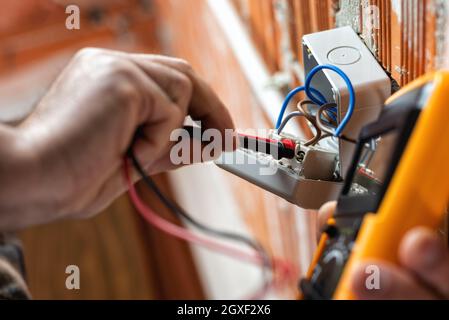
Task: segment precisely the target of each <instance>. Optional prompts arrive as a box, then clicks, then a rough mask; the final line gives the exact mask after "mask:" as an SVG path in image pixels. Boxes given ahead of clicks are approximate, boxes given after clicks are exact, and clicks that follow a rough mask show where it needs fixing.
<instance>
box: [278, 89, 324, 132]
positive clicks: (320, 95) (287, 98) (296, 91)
mask: <svg viewBox="0 0 449 320" xmlns="http://www.w3.org/2000/svg"><path fill="white" fill-rule="evenodd" d="M305 90H306V87H305V86H301V87H298V88H296V89H293V90H292V91H291V92H290V93H289V94H288V95H287V97H286V98H285V101H284V104H283V105H282V109H281V113H280V114H279V117H278V121H277V123H276V129H279V127H280V126H281V124H282V119H284V114H285V111H287V108H288V105H289V104H290V101H291V100H292V99H293V97H294V96H296V95H297V94H298V93H300V92H302V91H305ZM309 91H310V92H313V93H314V94H316V95H318V96H319V97H320V98H322V99H323V101H326V98H325V97H324V96H323V95H322V94H321V92H319V91H318V90H316V89H314V88H311V87H310V88H309ZM324 103H326V102H324ZM324 103H321V104H324ZM321 104H320V105H321Z"/></svg>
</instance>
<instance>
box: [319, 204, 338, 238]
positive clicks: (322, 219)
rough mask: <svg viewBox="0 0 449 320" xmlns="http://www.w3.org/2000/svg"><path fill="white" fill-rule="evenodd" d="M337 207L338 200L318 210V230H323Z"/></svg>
mask: <svg viewBox="0 0 449 320" xmlns="http://www.w3.org/2000/svg"><path fill="white" fill-rule="evenodd" d="M336 209H337V202H336V201H332V202H328V203H326V204H324V205H323V206H322V207H321V208H320V210H319V211H318V230H320V231H321V230H323V228H324V227H325V226H326V224H327V222H328V221H329V219H330V218H332V216H333V215H334V213H335V210H336Z"/></svg>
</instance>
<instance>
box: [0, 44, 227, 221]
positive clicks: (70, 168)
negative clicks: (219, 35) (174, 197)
mask: <svg viewBox="0 0 449 320" xmlns="http://www.w3.org/2000/svg"><path fill="white" fill-rule="evenodd" d="M187 115H190V116H191V117H192V118H193V119H194V120H199V121H201V123H202V126H203V128H206V129H208V128H216V129H218V130H219V131H220V132H221V133H222V134H223V136H224V131H225V129H234V125H233V122H232V119H231V117H230V115H229V113H228V111H227V110H226V108H225V107H224V105H223V104H222V102H221V101H220V100H219V99H218V97H217V96H216V95H215V93H214V92H213V91H212V90H211V88H210V87H209V86H208V85H207V84H206V83H205V82H204V81H203V80H201V79H200V78H199V77H198V76H197V75H196V74H195V72H194V71H193V70H192V68H191V67H190V66H189V65H188V64H187V63H186V62H184V61H182V60H179V59H173V58H168V57H162V56H155V55H143V54H126V53H122V52H116V51H109V50H101V49H85V50H82V51H81V52H79V53H78V54H77V55H76V56H75V57H74V58H73V60H72V61H71V62H70V63H69V65H68V66H67V67H66V68H65V70H64V71H63V72H62V73H61V75H60V76H59V78H58V79H57V80H56V81H55V83H54V84H53V86H52V87H51V89H50V90H49V91H48V93H47V94H46V96H45V97H44V98H43V99H42V101H41V102H40V103H39V105H38V107H37V108H36V110H35V111H34V113H33V114H32V115H31V116H30V117H29V119H27V120H26V121H25V122H24V123H23V124H22V125H21V126H20V127H19V128H18V130H17V134H16V136H17V139H16V142H17V143H15V145H16V149H20V150H21V154H22V155H23V156H22V158H24V159H26V161H25V160H21V162H24V163H26V165H22V171H21V172H22V173H23V174H25V172H26V178H24V179H25V180H26V182H24V183H22V184H21V185H20V187H18V188H19V189H22V190H21V192H19V193H17V189H18V188H15V189H16V192H15V193H13V192H11V193H10V198H9V201H11V200H14V198H17V199H16V205H11V206H10V207H14V210H6V211H7V212H6V213H5V214H3V212H4V211H5V210H2V214H3V216H2V219H1V221H0V225H1V227H3V229H5V228H6V229H16V228H21V227H25V226H29V225H34V224H40V223H46V222H49V221H52V220H55V219H60V218H64V217H88V216H91V215H94V214H96V213H98V212H99V211H101V210H102V209H104V208H105V207H106V206H108V205H109V204H110V203H111V202H112V201H113V200H114V199H115V198H116V197H118V196H119V195H120V194H122V193H123V192H124V191H126V188H125V185H124V181H123V177H122V170H121V167H122V159H123V156H124V155H125V153H126V151H127V149H128V148H129V147H130V144H131V142H132V140H133V137H134V134H135V132H136V130H137V129H138V128H143V130H142V132H143V135H144V139H139V140H137V141H136V143H135V145H134V151H135V153H136V155H137V157H138V158H139V160H140V162H141V163H142V164H143V165H144V166H145V168H146V169H147V170H148V172H149V173H150V174H154V173H158V172H161V171H164V170H168V169H172V168H173V167H174V166H173V165H172V164H171V162H170V159H169V154H170V148H171V146H172V144H173V143H171V142H170V141H169V140H170V134H171V133H172V131H173V130H175V129H177V128H182V126H183V123H184V120H185V117H186V116H187ZM19 162H20V161H19ZM8 213H9V214H8Z"/></svg>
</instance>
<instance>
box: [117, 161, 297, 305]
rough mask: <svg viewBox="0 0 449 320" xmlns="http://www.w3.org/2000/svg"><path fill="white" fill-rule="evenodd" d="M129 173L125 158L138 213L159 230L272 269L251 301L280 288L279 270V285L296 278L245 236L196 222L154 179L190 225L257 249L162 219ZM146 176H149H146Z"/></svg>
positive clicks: (129, 186) (285, 267)
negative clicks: (244, 248)
mask: <svg viewBox="0 0 449 320" xmlns="http://www.w3.org/2000/svg"><path fill="white" fill-rule="evenodd" d="M129 154H131V155H133V153H132V152H130V153H129ZM132 158H134V159H135V160H137V159H136V158H135V156H132ZM132 161H133V160H132ZM133 162H134V161H133ZM137 164H138V165H139V167H140V169H142V166H140V164H139V163H138V161H137ZM136 169H137V168H136ZM129 170H130V163H129V160H128V158H125V159H124V175H125V179H126V183H127V185H128V189H129V195H130V198H131V200H132V202H133V204H134V206H135V207H136V209H137V211H138V212H139V213H140V214H141V215H142V217H143V218H144V219H145V220H146V221H147V222H148V223H150V224H151V225H153V226H154V227H155V228H157V229H159V230H161V231H163V232H165V233H167V234H169V235H171V236H173V237H176V238H178V239H181V240H184V241H187V242H190V243H193V244H197V245H201V246H203V247H205V248H208V249H210V250H213V251H216V252H218V253H221V254H224V255H226V256H229V257H233V258H235V259H237V260H239V261H242V262H247V263H252V264H257V265H260V266H261V267H263V268H264V270H268V267H269V270H270V271H271V272H272V276H271V277H266V274H265V272H264V279H265V280H264V284H263V286H262V288H261V289H260V290H258V292H257V293H256V294H254V295H253V296H251V297H249V298H248V299H249V300H255V299H261V298H262V297H264V296H265V295H266V294H267V293H268V292H269V291H270V290H271V289H272V288H274V287H275V286H276V283H275V279H274V274H275V273H276V272H277V271H280V272H281V275H280V278H279V283H282V281H286V279H290V278H291V277H292V275H293V274H294V272H293V268H292V266H291V265H290V264H289V263H286V262H284V261H281V260H277V259H272V260H270V259H269V257H268V255H267V254H266V253H265V251H264V250H263V248H262V247H261V246H260V245H258V244H257V245H256V244H255V243H254V242H252V241H251V240H250V239H246V238H245V237H243V236H240V235H235V234H230V233H227V232H221V231H217V230H214V229H212V228H209V227H206V226H204V225H202V224H201V223H199V222H198V221H195V219H193V218H192V217H190V216H189V215H188V214H186V213H185V211H184V210H182V208H180V207H178V206H177V205H175V204H174V203H173V202H171V201H169V200H168V199H167V198H166V197H165V196H163V194H162V192H161V191H160V190H159V189H158V188H157V186H156V185H155V184H154V182H153V181H152V180H151V179H150V180H151V182H152V183H153V184H154V186H156V189H157V193H159V194H160V195H162V196H163V198H164V199H165V201H163V200H162V198H160V200H161V201H162V202H163V203H164V205H166V206H167V207H168V205H170V207H171V208H169V209H170V211H172V210H174V209H176V210H177V211H179V212H178V214H180V212H181V211H182V212H184V214H183V218H184V219H186V220H188V221H189V222H190V223H192V224H194V225H195V226H196V227H197V228H198V229H200V228H201V229H202V230H203V231H204V232H208V233H210V234H215V235H217V236H218V234H220V236H221V237H224V238H228V239H229V240H234V241H239V242H241V243H245V244H246V245H248V246H250V247H251V248H253V250H252V252H247V251H244V250H241V249H237V248H235V247H232V246H228V245H225V244H223V243H220V242H217V241H215V240H213V239H211V238H208V237H202V236H200V235H197V234H195V233H192V232H190V231H189V230H187V229H185V228H182V227H180V226H177V225H175V224H173V223H171V222H169V221H167V220H165V219H163V218H161V217H159V216H158V215H156V214H155V213H154V212H153V211H152V210H151V209H150V208H148V207H147V206H146V205H145V203H144V202H143V201H142V200H141V198H140V197H139V195H138V193H137V190H136V188H135V186H134V184H133V183H132V181H131V177H130V172H129ZM144 176H146V177H147V175H146V174H145V175H144ZM148 178H149V177H148ZM150 180H148V182H150ZM156 189H155V190H153V188H152V190H153V191H154V192H155V193H156ZM175 207H177V208H175ZM231 238H232V239H231ZM242 238H245V239H242ZM262 252H263V253H262Z"/></svg>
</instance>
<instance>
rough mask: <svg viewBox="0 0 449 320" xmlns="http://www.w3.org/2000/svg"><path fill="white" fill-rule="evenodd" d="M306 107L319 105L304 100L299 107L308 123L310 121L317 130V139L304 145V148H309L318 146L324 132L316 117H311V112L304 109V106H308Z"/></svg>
mask: <svg viewBox="0 0 449 320" xmlns="http://www.w3.org/2000/svg"><path fill="white" fill-rule="evenodd" d="M306 105H313V106H317V105H316V104H315V103H314V102H313V101H310V100H302V101H300V102H299V103H298V105H297V108H298V110H299V112H301V113H302V114H304V117H305V118H306V119H307V121H309V122H310V123H311V124H312V125H313V127H314V128H315V130H316V134H315V137H313V139H311V140H309V141H307V142H306V143H305V144H304V146H306V147H308V146H314V145H316V144H317V143H318V142H319V141H320V140H321V139H322V130H321V128H320V127H319V126H318V124H317V122H316V119H315V117H314V116H313V115H311V114H310V113H309V111H308V110H306V108H304V106H306Z"/></svg>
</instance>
